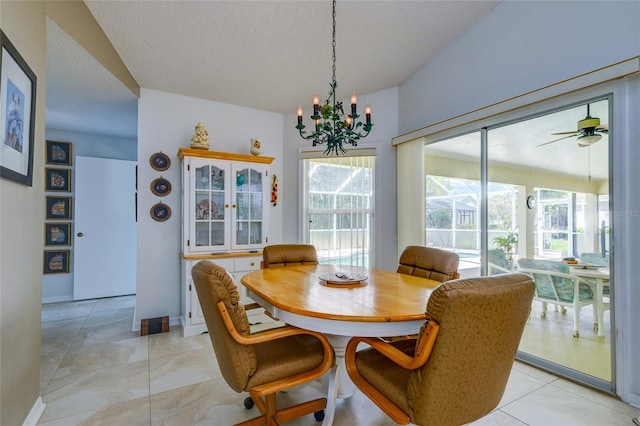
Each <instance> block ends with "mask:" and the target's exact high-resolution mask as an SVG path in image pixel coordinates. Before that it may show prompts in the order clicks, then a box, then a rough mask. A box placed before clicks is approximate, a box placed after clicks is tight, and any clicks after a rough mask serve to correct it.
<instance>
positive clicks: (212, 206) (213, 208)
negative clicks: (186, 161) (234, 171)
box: [192, 164, 228, 249]
mask: <svg viewBox="0 0 640 426" xmlns="http://www.w3.org/2000/svg"><path fill="white" fill-rule="evenodd" d="M226 174H227V173H226V171H225V169H223V168H220V167H216V166H215V165H211V164H206V165H202V166H201V167H196V168H195V197H194V200H195V204H194V206H193V216H192V219H193V221H194V223H195V235H194V236H193V237H194V238H193V239H194V240H195V248H196V249H197V248H199V247H200V248H205V247H222V246H225V245H228V242H227V235H226V233H225V202H226V200H225V178H226Z"/></svg>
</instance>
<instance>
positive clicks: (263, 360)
mask: <svg viewBox="0 0 640 426" xmlns="http://www.w3.org/2000/svg"><path fill="white" fill-rule="evenodd" d="M191 275H192V277H193V282H194V285H195V288H196V291H197V293H198V299H199V300H200V306H201V307H202V313H203V315H204V319H205V322H206V325H207V329H208V331H209V337H210V339H211V344H212V345H213V349H214V352H215V355H216V359H217V360H218V365H219V367H220V371H221V372H222V376H223V377H224V379H225V381H226V382H227V384H228V385H229V386H230V387H231V388H232V389H233V390H235V391H236V392H242V391H248V392H249V393H250V395H251V398H252V399H253V400H254V401H255V403H256V406H258V408H259V409H260V411H262V412H263V415H265V411H264V410H269V407H275V394H276V392H277V391H280V390H284V389H287V388H290V387H292V386H296V385H299V384H301V383H306V382H309V381H311V380H315V379H317V378H319V377H320V376H322V375H323V374H324V373H325V372H326V371H328V370H329V368H331V366H332V365H333V364H334V355H333V349H332V348H331V345H330V343H329V342H328V340H327V339H326V338H325V337H324V336H323V335H321V334H320V333H315V332H312V331H307V330H302V329H298V328H296V327H291V326H285V327H282V328H278V329H274V330H269V331H264V332H261V333H256V334H250V333H249V322H248V320H247V315H246V312H245V310H244V307H243V306H242V305H241V304H240V303H239V294H238V287H237V285H236V284H235V282H234V281H233V278H232V277H231V275H230V274H229V273H228V272H227V271H226V270H225V269H224V268H222V267H221V266H218V265H216V264H214V263H213V262H210V261H206V260H203V261H200V262H198V263H197V264H196V265H195V266H194V267H193V269H192V270H191ZM225 319H226V321H227V322H226V323H225ZM256 387H258V388H256ZM263 397H265V398H266V399H267V400H268V401H269V402H268V403H265V402H264V401H262V400H261V398H263ZM259 401H261V402H259ZM313 402H314V403H315V405H309V406H308V407H305V408H303V409H301V410H297V411H296V412H299V413H300V415H302V414H308V413H312V412H314V411H319V410H322V409H323V408H324V407H325V406H326V399H324V398H320V399H317V400H314V401H313ZM265 407H266V408H265ZM309 410H311V411H309ZM269 415H271V416H272V417H273V416H274V415H275V414H274V413H271V414H266V415H265V416H267V417H266V418H269V417H268V416H269ZM264 424H271V423H264Z"/></svg>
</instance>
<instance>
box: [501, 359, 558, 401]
mask: <svg viewBox="0 0 640 426" xmlns="http://www.w3.org/2000/svg"><path fill="white" fill-rule="evenodd" d="M546 385H547V382H546V381H545V380H540V378H538V377H536V376H531V375H529V374H525V373H522V372H521V371H520V370H516V369H513V368H512V369H511V375H510V376H509V381H508V382H507V387H506V389H505V391H504V395H503V396H502V399H501V400H500V402H499V403H498V408H500V407H503V406H505V405H507V404H509V403H510V402H513V401H515V400H517V399H518V398H521V397H523V396H525V395H527V394H529V393H531V392H533V391H535V390H537V389H540V388H542V387H543V386H546Z"/></svg>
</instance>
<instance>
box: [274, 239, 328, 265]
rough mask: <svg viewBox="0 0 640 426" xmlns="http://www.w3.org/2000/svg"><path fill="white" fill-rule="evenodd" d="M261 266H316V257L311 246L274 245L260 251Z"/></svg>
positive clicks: (313, 247) (314, 249)
mask: <svg viewBox="0 0 640 426" xmlns="http://www.w3.org/2000/svg"><path fill="white" fill-rule="evenodd" d="M262 259H263V260H262V266H263V267H264V268H275V267H277V266H287V265H317V264H318V255H317V253H316V248H315V246H313V245H311V244H274V245H270V246H266V247H265V248H264V249H263V251H262Z"/></svg>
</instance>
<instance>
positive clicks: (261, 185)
mask: <svg viewBox="0 0 640 426" xmlns="http://www.w3.org/2000/svg"><path fill="white" fill-rule="evenodd" d="M178 158H180V160H182V194H181V196H182V217H181V218H182V238H181V240H182V253H181V258H182V273H181V276H182V291H181V299H182V300H181V322H182V327H183V332H184V335H185V336H191V335H194V334H199V333H202V332H204V331H206V326H205V324H204V318H203V317H202V311H201V309H200V302H199V301H198V296H197V294H196V290H195V288H194V287H193V281H192V279H191V268H193V266H194V265H195V264H196V263H197V262H199V261H200V260H203V259H207V260H211V261H213V262H214V263H216V264H218V265H220V266H222V267H224V268H225V269H226V270H228V271H229V272H230V273H231V274H232V275H233V276H234V278H235V279H236V282H237V283H238V286H239V287H240V294H241V301H242V302H243V303H249V302H251V300H249V299H248V298H247V297H246V296H245V291H244V289H243V288H242V286H241V284H240V282H239V280H240V278H241V277H242V275H244V274H245V273H247V272H249V271H252V270H255V269H258V268H259V267H260V261H261V260H262V248H263V247H264V246H265V245H266V244H267V243H268V223H269V201H270V199H271V198H270V190H271V186H270V184H269V179H270V173H269V165H270V164H271V163H272V162H273V160H274V159H273V158H271V157H262V156H253V155H243V154H231V153H225V152H214V151H207V150H199V149H187V148H181V149H180V150H179V151H178Z"/></svg>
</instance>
